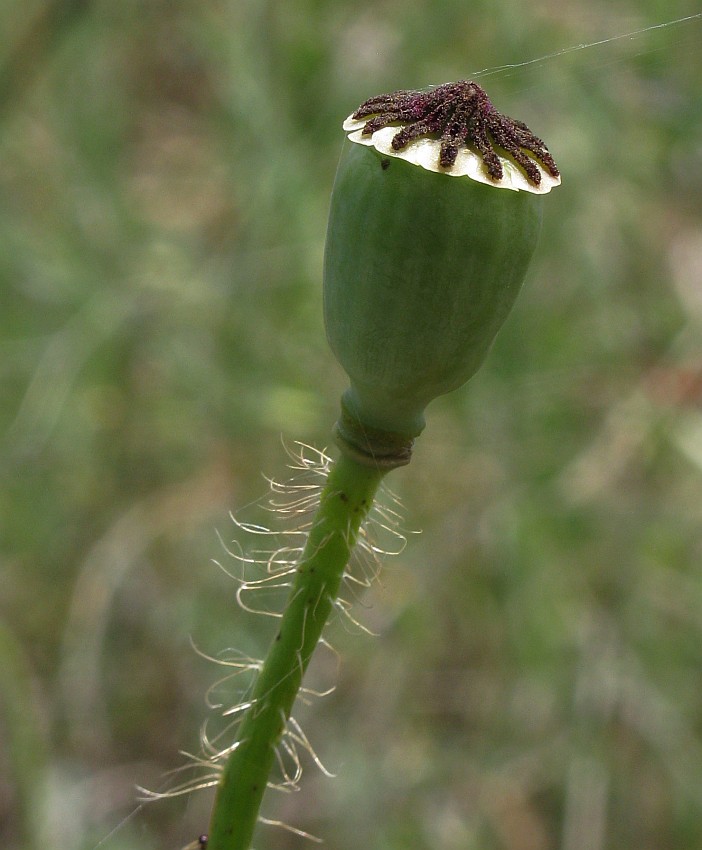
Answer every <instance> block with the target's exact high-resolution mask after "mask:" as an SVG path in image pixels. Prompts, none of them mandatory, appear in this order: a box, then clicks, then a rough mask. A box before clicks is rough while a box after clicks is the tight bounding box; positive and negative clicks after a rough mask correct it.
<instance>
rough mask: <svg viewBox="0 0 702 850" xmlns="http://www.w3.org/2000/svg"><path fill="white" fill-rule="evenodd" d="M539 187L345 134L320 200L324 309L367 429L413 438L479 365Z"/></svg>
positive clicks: (509, 298)
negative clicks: (451, 169)
mask: <svg viewBox="0 0 702 850" xmlns="http://www.w3.org/2000/svg"><path fill="white" fill-rule="evenodd" d="M541 205H542V197H541V196H540V195H538V194H531V193H529V192H521V191H519V192H517V191H511V190H509V189H504V188H500V187H495V186H491V185H486V184H485V183H479V182H476V181H474V180H472V179H470V177H467V176H463V177H454V176H451V175H449V174H442V173H437V172H436V171H428V170H426V169H425V168H422V167H420V166H417V165H414V164H411V163H409V162H406V161H404V160H402V159H398V158H395V157H391V156H385V155H383V154H382V153H379V152H378V151H376V150H375V149H374V148H372V147H368V146H364V145H360V144H354V143H351V142H349V141H347V142H346V143H345V145H344V149H343V152H342V156H341V161H340V164H339V167H338V171H337V175H336V180H335V183H334V189H333V192H332V199H331V210H330V217H329V225H328V231H327V241H326V249H325V259H324V317H325V325H326V330H327V336H328V339H329V343H330V345H331V348H332V350H333V351H334V354H335V355H336V357H337V359H338V361H339V363H340V364H341V365H342V367H343V368H344V370H345V371H346V373H347V375H348V376H349V379H350V381H351V387H350V389H349V391H348V392H347V393H346V394H345V396H344V402H345V406H346V408H347V410H349V411H351V413H352V415H353V416H354V417H355V418H357V419H358V421H359V422H360V423H361V424H362V425H365V426H366V427H369V428H377V429H383V430H386V431H391V432H395V433H398V434H404V435H407V436H411V437H414V436H416V435H417V434H418V433H419V432H420V431H421V430H422V428H423V426H424V409H425V407H426V406H427V404H428V403H429V402H430V401H431V400H432V399H434V398H436V397H437V396H439V395H441V394H443V393H447V392H450V391H451V390H454V389H456V388H457V387H460V386H461V385H462V384H464V383H465V382H466V381H467V380H468V379H469V378H470V377H471V376H472V375H473V374H474V373H475V371H476V370H477V369H478V368H479V366H480V365H481V363H482V362H483V360H484V359H485V356H486V355H487V353H488V350H489V348H490V346H491V344H492V342H493V340H494V338H495V335H496V333H497V331H498V330H499V328H500V327H501V325H502V324H503V322H504V321H505V319H506V317H507V315H508V313H509V311H510V309H511V307H512V305H513V304H514V301H515V299H516V297H517V294H518V293H519V289H520V287H521V284H522V281H523V279H524V276H525V273H526V270H527V267H528V265H529V261H530V259H531V256H532V254H533V251H534V248H535V246H536V242H537V238H538V233H539V229H540V223H541Z"/></svg>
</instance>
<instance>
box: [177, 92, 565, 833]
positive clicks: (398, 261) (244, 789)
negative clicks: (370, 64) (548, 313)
mask: <svg viewBox="0 0 702 850" xmlns="http://www.w3.org/2000/svg"><path fill="white" fill-rule="evenodd" d="M344 129H345V131H346V132H347V134H348V138H347V141H346V142H345V144H344V150H343V153H342V157H341V162H340V164H339V169H338V173H337V176H336V181H335V184H334V189H333V193H332V201H331V212H330V217H329V229H328V235H327V246H326V255H325V263H324V311H325V321H326V328H327V334H328V338H329V342H330V344H331V347H332V349H333V351H334V353H335V355H336V357H337V358H338V360H339V362H340V363H341V365H342V366H343V368H344V369H345V370H346V373H347V374H348V376H349V380H350V387H349V389H348V390H347V391H346V393H345V394H344V396H343V399H342V413H341V417H340V419H339V422H338V423H337V426H336V438H337V443H338V445H339V448H340V456H339V458H338V460H336V461H335V462H330V465H329V469H328V475H327V479H326V483H325V485H324V488H323V490H322V492H321V497H320V502H319V505H318V507H317V510H316V513H315V516H314V519H313V520H312V522H311V523H310V525H309V529H308V534H307V539H306V542H305V545H304V548H303V549H302V550H301V552H300V554H299V557H298V558H297V559H296V560H295V561H294V563H293V564H292V566H291V567H290V569H288V570H287V572H286V576H288V575H289V576H290V578H289V581H290V585H291V589H290V592H289V598H288V602H287V604H286V606H285V609H284V611H283V612H282V616H281V619H280V620H279V621H278V622H279V626H278V630H277V632H276V635H275V638H274V640H273V643H272V645H271V648H270V651H269V653H268V656H267V657H266V659H265V660H264V661H262V662H256V664H249V665H247V666H249V667H250V668H251V670H252V671H253V672H254V673H255V682H254V684H253V687H252V689H251V691H250V692H247V694H246V698H245V700H244V701H243V702H242V703H241V704H240V705H239V706H237V710H236V715H237V716H240V717H241V720H240V722H239V723H238V724H237V725H236V726H235V727H234V730H235V734H234V740H233V741H232V742H231V743H228V744H227V746H226V747H225V748H224V749H222V750H220V751H218V752H217V753H215V754H214V755H211V756H210V766H211V767H212V768H213V769H214V770H216V771H217V777H216V779H215V780H213V781H212V782H209V783H207V782H203V783H201V784H202V785H204V784H216V785H217V795H216V799H215V805H214V809H213V814H212V821H211V825H210V834H209V838H206V837H205V836H202V837H201V838H200V839H199V840H198V842H197V843H196V845H194V846H198V847H205V846H207V847H208V850H249V848H250V846H251V840H252V836H253V833H254V828H255V825H256V822H257V819H258V817H259V815H258V812H259V807H260V804H261V800H262V797H263V794H264V792H265V789H266V787H267V784H268V783H269V775H270V772H271V769H272V767H273V766H274V764H275V762H276V759H278V760H279V761H280V760H281V756H280V750H279V748H281V749H282V750H284V751H287V752H288V753H289V752H290V747H291V743H290V742H291V741H295V740H296V741H297V742H298V743H300V742H302V743H303V744H306V739H304V736H302V733H301V731H300V730H299V727H298V726H297V724H295V725H294V726H293V727H292V731H291V723H292V722H293V721H292V720H291V711H292V708H293V704H294V703H295V700H296V698H297V695H298V692H299V689H300V686H301V683H302V679H303V676H304V673H305V670H306V669H307V665H308V663H309V661H310V658H311V656H312V653H313V651H314V649H315V647H316V646H317V644H318V643H319V641H320V638H321V636H322V631H323V629H324V626H325V623H326V622H327V618H328V617H329V614H330V612H331V610H332V607H333V606H334V604H335V601H336V599H337V595H338V592H339V588H340V585H341V583H342V580H343V578H344V574H345V570H346V568H347V564H348V561H349V557H350V554H351V552H352V550H353V548H354V546H355V545H356V542H357V540H358V537H359V534H360V533H361V527H362V523H363V520H364V519H365V518H366V516H367V515H368V513H369V511H370V510H371V508H372V506H373V501H374V498H375V494H376V491H377V488H378V486H379V484H380V482H381V480H382V478H383V476H384V475H385V474H386V473H387V472H388V471H389V470H390V469H392V468H394V467H396V466H401V465H402V464H404V463H407V462H408V461H409V459H410V457H411V450H412V444H413V441H414V439H415V438H416V437H417V436H418V435H419V434H420V432H421V431H422V429H423V428H424V425H425V420H424V411H425V408H426V406H427V405H428V404H429V402H431V400H432V399H434V398H436V397H437V396H439V395H441V394H442V393H446V392H449V391H451V390H453V389H456V388H457V387H459V386H461V385H462V384H463V383H465V382H466V381H467V380H468V379H469V378H470V377H471V376H472V375H473V374H474V373H475V371H476V370H477V369H478V368H479V367H480V364H481V363H482V362H483V360H484V358H485V356H486V354H487V352H488V350H489V348H490V346H491V344H492V342H493V340H494V338H495V335H496V333H497V331H498V330H499V328H500V326H501V325H502V323H503V322H504V320H505V318H506V317H507V315H508V313H509V311H510V309H511V307H512V305H513V303H514V300H515V298H516V297H517V294H518V292H519V289H520V287H521V285H522V281H523V279H524V275H525V273H526V270H527V267H528V265H529V261H530V259H531V256H532V254H533V251H534V248H535V245H536V241H537V237H538V232H539V228H540V222H541V204H542V202H543V196H544V195H545V194H547V193H548V192H549V191H550V190H551V188H553V187H554V186H556V185H558V183H559V182H560V177H559V173H558V169H557V167H556V164H555V162H554V161H553V158H552V157H551V155H550V153H549V152H548V150H547V148H546V146H545V145H544V143H543V142H542V141H541V140H540V139H539V138H537V137H536V136H534V134H533V133H531V131H530V130H529V129H528V128H527V127H526V125H524V124H523V123H521V122H519V121H514V120H512V119H510V118H507V117H506V116H504V115H501V114H500V113H499V112H498V111H497V110H496V109H495V108H494V107H493V105H492V104H491V102H490V100H489V99H488V97H487V95H486V94H485V92H484V91H483V89H482V88H481V87H480V86H479V85H477V84H476V83H474V82H458V83H449V84H446V85H443V86H438V87H436V88H432V89H428V90H426V91H421V92H415V91H398V92H394V93H391V94H388V95H381V96H379V97H374V98H371V99H370V100H368V101H366V102H365V103H364V104H362V105H361V106H360V107H359V108H358V109H357V110H356V111H355V112H354V113H353V115H352V116H350V117H349V118H348V119H347V120H346V122H345V123H344ZM228 714H230V715H232V714H234V711H233V710H230V711H229V712H228Z"/></svg>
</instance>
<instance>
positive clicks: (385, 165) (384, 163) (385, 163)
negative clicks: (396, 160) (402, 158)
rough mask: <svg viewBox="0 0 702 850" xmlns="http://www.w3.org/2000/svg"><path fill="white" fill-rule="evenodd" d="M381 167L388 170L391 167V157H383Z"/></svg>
mask: <svg viewBox="0 0 702 850" xmlns="http://www.w3.org/2000/svg"><path fill="white" fill-rule="evenodd" d="M380 167H381V168H382V169H383V171H387V170H388V168H390V160H389V159H381V160H380Z"/></svg>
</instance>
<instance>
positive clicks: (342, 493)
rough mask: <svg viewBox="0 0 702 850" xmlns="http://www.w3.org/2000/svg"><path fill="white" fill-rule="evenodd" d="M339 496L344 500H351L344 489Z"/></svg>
mask: <svg viewBox="0 0 702 850" xmlns="http://www.w3.org/2000/svg"><path fill="white" fill-rule="evenodd" d="M339 498H340V499H341V501H342V502H348V500H349V497H348V496H347V495H346V493H344V492H343V491H342V492H341V493H339Z"/></svg>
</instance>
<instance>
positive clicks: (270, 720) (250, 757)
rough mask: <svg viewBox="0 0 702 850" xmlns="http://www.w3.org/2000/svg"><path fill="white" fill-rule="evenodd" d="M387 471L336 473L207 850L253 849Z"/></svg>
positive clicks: (341, 463) (354, 465) (347, 467)
mask: <svg viewBox="0 0 702 850" xmlns="http://www.w3.org/2000/svg"><path fill="white" fill-rule="evenodd" d="M386 471H387V470H380V469H372V468H370V467H368V466H363V465H361V464H359V463H358V462H356V461H355V460H354V459H352V458H351V457H349V456H347V455H341V457H340V458H339V460H338V461H336V463H335V464H334V466H332V468H331V470H330V472H329V477H328V479H327V483H326V486H325V488H324V490H323V492H322V497H321V501H320V505H319V508H318V510H317V514H316V516H315V519H314V523H313V525H312V529H311V531H310V534H309V537H308V539H307V543H306V545H305V549H304V551H303V553H302V555H301V557H300V561H299V564H298V567H297V572H296V577H295V582H294V584H293V587H292V590H291V592H290V597H289V599H288V602H287V605H286V608H285V611H284V613H283V617H282V619H281V622H280V629H279V631H278V634H277V635H276V637H275V640H274V641H273V644H272V646H271V648H270V651H269V653H268V657H267V658H266V660H265V662H264V664H263V667H262V669H261V671H260V673H259V676H258V678H257V680H256V684H255V687H254V692H253V696H252V698H251V707H250V708H249V709H248V711H247V713H246V715H245V717H244V720H243V721H242V724H241V727H240V731H239V735H238V743H237V746H236V748H235V749H234V751H233V752H232V754H231V756H230V757H229V760H228V762H227V764H226V765H225V768H224V773H223V775H222V779H221V781H220V783H219V786H218V789H217V795H216V798H215V804H214V808H213V811H212V819H211V824H210V834H209V841H208V845H207V846H208V850H249V847H250V846H251V839H252V836H253V832H254V828H255V826H256V821H257V818H258V811H259V807H260V805H261V800H262V797H263V793H264V791H265V789H266V785H267V782H268V776H269V774H270V771H271V768H272V766H273V763H274V761H275V750H276V747H277V745H278V743H279V742H280V740H281V737H282V735H283V733H284V731H285V727H286V723H287V721H288V718H289V717H290V712H291V710H292V707H293V703H294V702H295V698H296V696H297V693H298V691H299V688H300V684H301V682H302V677H303V675H304V673H305V670H306V669H307V665H308V664H309V661H310V658H311V656H312V653H313V652H314V649H315V647H316V646H317V643H318V642H319V639H320V637H321V634H322V630H323V628H324V625H325V623H326V622H327V619H328V617H329V614H330V612H331V609H332V606H333V604H334V601H335V600H336V597H337V595H338V592H339V585H340V584H341V580H342V578H343V575H344V569H345V567H346V564H347V562H348V559H349V555H350V554H351V550H352V549H353V547H354V545H355V543H356V539H357V537H358V532H359V528H360V526H361V522H362V521H363V519H364V518H365V516H366V515H367V513H368V511H369V510H370V508H371V506H372V504H373V499H374V496H375V493H376V490H377V488H378V485H379V484H380V480H381V479H382V477H383V475H384V474H385V472H386Z"/></svg>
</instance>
